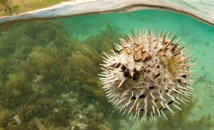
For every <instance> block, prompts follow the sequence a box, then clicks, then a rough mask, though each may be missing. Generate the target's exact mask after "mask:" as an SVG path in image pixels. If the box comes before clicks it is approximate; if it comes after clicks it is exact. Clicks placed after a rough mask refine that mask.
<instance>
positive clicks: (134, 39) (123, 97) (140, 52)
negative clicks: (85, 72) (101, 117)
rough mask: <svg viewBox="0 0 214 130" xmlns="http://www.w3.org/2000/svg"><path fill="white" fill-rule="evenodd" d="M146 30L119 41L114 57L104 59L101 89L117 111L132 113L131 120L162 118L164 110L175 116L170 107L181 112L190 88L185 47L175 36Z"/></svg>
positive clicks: (190, 91) (189, 71)
mask: <svg viewBox="0 0 214 130" xmlns="http://www.w3.org/2000/svg"><path fill="white" fill-rule="evenodd" d="M168 36H169V33H167V34H166V33H165V34H164V36H163V37H162V32H160V33H159V35H158V36H155V31H153V30H152V31H150V30H147V29H146V30H145V29H143V32H142V31H141V30H140V31H139V32H138V31H137V30H136V32H135V34H134V32H133V31H132V36H131V35H128V34H126V37H125V38H124V39H123V38H121V39H120V42H121V43H120V44H115V47H116V48H114V47H113V50H112V51H113V52H114V55H108V54H106V53H104V54H105V56H106V57H103V59H104V63H105V64H102V66H103V68H102V70H103V72H102V73H101V74H99V75H100V76H102V78H100V79H101V81H102V82H103V84H105V85H104V87H103V89H104V90H105V91H106V94H107V97H108V98H109V99H110V102H111V103H112V104H113V105H114V106H115V108H116V109H118V110H120V111H122V110H124V113H126V112H127V113H128V114H130V113H133V116H134V118H136V117H142V119H143V120H146V119H147V117H149V118H151V119H152V120H153V119H154V117H158V116H161V115H162V116H163V117H164V118H166V119H167V117H166V115H165V113H164V110H169V111H170V112H171V113H172V114H174V111H173V108H172V107H174V108H176V109H178V110H181V108H180V105H181V103H185V102H188V100H189V98H190V96H191V94H192V92H193V90H194V89H193V88H192V87H190V86H189V84H191V83H193V80H191V79H190V78H191V77H190V74H192V73H193V71H192V70H190V67H192V66H194V64H195V63H189V61H190V59H189V58H190V57H192V56H193V55H190V56H186V54H187V53H188V51H189V50H188V49H187V46H182V45H183V44H184V43H182V44H180V45H179V44H177V43H178V42H179V41H180V40H181V38H180V37H179V38H178V39H177V40H176V41H175V42H174V40H175V38H176V36H174V34H172V35H171V37H170V38H168Z"/></svg>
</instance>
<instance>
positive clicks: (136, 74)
mask: <svg viewBox="0 0 214 130" xmlns="http://www.w3.org/2000/svg"><path fill="white" fill-rule="evenodd" d="M138 77H139V74H138V73H135V74H134V75H133V77H132V79H133V80H134V81H135V80H137V79H138Z"/></svg>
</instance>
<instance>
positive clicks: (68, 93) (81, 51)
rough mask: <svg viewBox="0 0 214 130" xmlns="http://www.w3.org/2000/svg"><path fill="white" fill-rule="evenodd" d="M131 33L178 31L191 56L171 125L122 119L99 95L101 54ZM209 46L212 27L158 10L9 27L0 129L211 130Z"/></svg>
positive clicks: (0, 38) (3, 41)
mask: <svg viewBox="0 0 214 130" xmlns="http://www.w3.org/2000/svg"><path fill="white" fill-rule="evenodd" d="M14 24H15V23H14ZM0 28H3V27H0ZM4 28H7V27H4ZM135 28H136V29H140V28H147V29H149V28H150V29H155V30H156V32H159V31H160V30H163V31H167V32H168V31H170V32H171V34H172V33H173V32H176V35H177V36H181V37H182V38H183V39H182V41H180V43H182V42H186V45H188V46H189V47H188V48H189V49H190V53H189V55H190V54H194V55H195V56H194V57H193V59H194V62H196V65H195V67H193V70H196V71H195V74H194V76H195V77H196V78H195V79H194V80H195V83H194V84H192V85H191V86H192V87H194V88H195V92H194V94H193V96H192V99H193V101H190V103H188V104H186V105H183V108H182V109H183V110H182V111H180V112H177V113H178V114H176V115H175V116H169V120H164V119H159V120H158V121H156V122H151V121H148V122H140V121H139V120H132V119H130V118H129V117H128V116H126V115H123V116H122V115H121V113H119V112H118V111H116V110H114V108H113V106H112V105H111V104H110V103H108V101H107V98H106V97H105V93H104V92H103V90H102V84H101V82H100V81H99V76H98V75H97V74H98V73H100V71H101V69H100V65H99V64H101V63H102V58H101V56H102V55H103V54H102V52H103V51H105V52H109V50H110V49H111V45H112V44H113V42H116V43H117V42H119V40H118V39H119V37H122V36H123V35H124V34H125V33H128V34H129V33H131V29H135ZM213 41H214V27H212V26H210V25H207V24H205V23H203V22H201V21H198V20H196V19H194V18H192V17H189V16H186V15H183V14H178V13H174V12H169V11H162V10H140V11H133V12H127V13H109V14H90V15H82V16H75V17H68V18H60V19H54V20H44V21H41V20H35V21H32V22H26V23H22V24H18V25H17V27H13V28H9V27H8V29H6V31H4V32H1V34H0V130H16V129H21V130H27V129H30V130H40V129H41V130H58V129H63V130H66V129H72V130H111V129H112V130H142V129H145V130H147V129H152V130H162V129H164V130H171V129H182V130H189V129H196V130H206V129H212V126H213V121H214V120H213V117H210V114H213V113H214V105H213V102H214V97H213V92H214V79H213V77H214V69H213V64H214V58H213V56H214V52H213V49H214V43H213ZM196 100H197V102H195V101H196Z"/></svg>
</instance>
